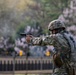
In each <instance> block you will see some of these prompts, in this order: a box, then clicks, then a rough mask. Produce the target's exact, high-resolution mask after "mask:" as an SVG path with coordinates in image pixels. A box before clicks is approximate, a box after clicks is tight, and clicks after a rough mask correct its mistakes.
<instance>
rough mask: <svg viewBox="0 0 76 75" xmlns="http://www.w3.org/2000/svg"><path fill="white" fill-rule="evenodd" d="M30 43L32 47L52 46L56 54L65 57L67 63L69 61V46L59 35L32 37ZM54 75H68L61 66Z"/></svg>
mask: <svg viewBox="0 0 76 75" xmlns="http://www.w3.org/2000/svg"><path fill="white" fill-rule="evenodd" d="M31 42H32V44H33V45H40V46H41V45H44V46H45V45H53V46H54V47H55V49H56V50H57V52H59V53H60V54H63V55H65V56H64V57H65V58H67V60H68V61H69V60H70V59H69V51H70V46H69V44H68V41H67V40H66V39H65V38H64V36H63V35H62V34H61V33H58V34H52V35H48V36H40V37H33V38H32V40H31ZM69 62H70V61H69ZM55 75H68V74H67V72H66V68H65V66H64V65H63V66H62V67H60V68H58V70H57V72H55Z"/></svg>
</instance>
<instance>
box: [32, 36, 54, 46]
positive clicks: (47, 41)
mask: <svg viewBox="0 0 76 75" xmlns="http://www.w3.org/2000/svg"><path fill="white" fill-rule="evenodd" d="M31 42H32V44H33V45H40V46H45V45H52V42H53V40H52V37H51V36H40V37H33V38H32V39H31Z"/></svg>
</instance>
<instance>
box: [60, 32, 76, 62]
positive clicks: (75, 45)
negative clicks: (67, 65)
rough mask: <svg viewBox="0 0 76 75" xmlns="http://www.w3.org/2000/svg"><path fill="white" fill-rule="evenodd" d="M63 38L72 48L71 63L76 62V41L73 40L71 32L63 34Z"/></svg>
mask: <svg viewBox="0 0 76 75" xmlns="http://www.w3.org/2000/svg"><path fill="white" fill-rule="evenodd" d="M61 34H62V35H63V37H64V38H65V39H66V40H67V42H68V44H69V47H70V52H71V53H70V54H71V61H76V40H75V39H74V38H73V35H71V34H70V33H69V32H67V31H65V32H62V33H61Z"/></svg>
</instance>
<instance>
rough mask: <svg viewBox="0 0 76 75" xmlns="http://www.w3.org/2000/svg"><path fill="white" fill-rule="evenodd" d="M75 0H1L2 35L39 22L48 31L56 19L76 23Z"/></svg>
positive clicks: (0, 20) (0, 34)
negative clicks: (50, 23) (50, 24)
mask: <svg viewBox="0 0 76 75" xmlns="http://www.w3.org/2000/svg"><path fill="white" fill-rule="evenodd" d="M75 12H76V1H75V0H0V36H7V35H12V36H13V37H15V36H16V33H19V32H20V31H23V30H24V28H25V27H26V26H28V25H30V26H33V25H35V24H37V23H39V25H40V26H41V27H42V28H43V29H44V30H43V32H44V33H46V32H47V31H48V30H47V26H48V24H49V22H50V21H52V20H54V19H57V18H59V19H61V20H63V21H64V22H65V23H66V24H67V25H68V26H70V25H73V24H74V25H75V24H76V19H75V18H76V13H75Z"/></svg>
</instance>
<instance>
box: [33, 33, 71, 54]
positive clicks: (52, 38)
mask: <svg viewBox="0 0 76 75" xmlns="http://www.w3.org/2000/svg"><path fill="white" fill-rule="evenodd" d="M31 42H32V44H33V45H41V46H45V45H53V46H54V47H55V49H56V50H57V51H59V52H61V53H63V52H64V53H68V52H69V50H70V47H69V44H68V41H67V40H66V39H65V38H64V36H63V35H62V34H61V33H58V34H53V35H47V36H40V37H33V38H32V40H31Z"/></svg>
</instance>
